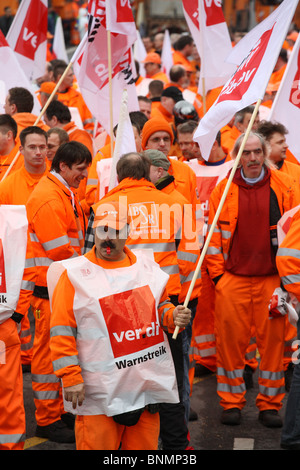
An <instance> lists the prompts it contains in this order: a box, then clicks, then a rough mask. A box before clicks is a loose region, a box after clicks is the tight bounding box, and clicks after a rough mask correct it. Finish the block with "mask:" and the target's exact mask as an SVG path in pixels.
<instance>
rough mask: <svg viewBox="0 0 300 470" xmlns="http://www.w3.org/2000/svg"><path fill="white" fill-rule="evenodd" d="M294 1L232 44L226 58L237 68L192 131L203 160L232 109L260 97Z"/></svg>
mask: <svg viewBox="0 0 300 470" xmlns="http://www.w3.org/2000/svg"><path fill="white" fill-rule="evenodd" d="M297 4H298V0H284V1H283V2H282V3H281V5H280V6H279V7H278V8H277V9H276V10H274V12H273V13H272V14H271V15H269V16H268V18H266V19H265V20H264V21H263V22H262V23H259V24H258V25H257V26H256V27H255V28H254V29H253V30H251V31H250V32H249V33H248V34H247V35H246V36H245V37H244V38H243V39H242V40H241V41H239V42H238V44H237V45H236V46H235V47H234V48H233V50H232V53H231V54H230V56H229V57H228V59H227V60H228V62H232V63H234V64H236V65H238V69H237V70H236V72H235V74H234V75H233V77H232V78H231V79H230V80H228V82H227V83H226V84H225V85H224V87H223V89H222V91H221V94H220V95H219V98H218V100H216V101H215V103H214V104H213V105H212V107H211V108H210V109H209V110H208V112H207V113H206V114H205V116H204V117H203V118H202V119H201V121H200V123H199V126H198V128H197V129H196V131H195V133H194V140H195V141H196V142H198V144H199V146H200V150H201V154H202V157H203V158H204V159H205V160H208V158H209V154H210V150H211V148H212V145H213V142H214V140H215V138H216V134H217V132H218V131H219V130H220V129H221V128H222V127H223V126H225V125H226V124H228V122H229V121H230V120H231V119H232V118H233V116H234V115H235V113H236V112H237V111H239V110H240V109H243V108H245V107H246V106H249V105H251V104H253V103H255V102H256V101H257V100H258V99H263V97H264V94H265V90H266V87H267V84H268V82H269V79H270V76H271V74H272V71H273V69H274V66H275V63H276V61H277V58H278V55H279V52H280V50H281V46H282V44H283V41H284V39H285V37H286V34H287V31H288V28H289V26H290V23H291V21H292V18H293V15H294V12H295V10H296V6H297Z"/></svg>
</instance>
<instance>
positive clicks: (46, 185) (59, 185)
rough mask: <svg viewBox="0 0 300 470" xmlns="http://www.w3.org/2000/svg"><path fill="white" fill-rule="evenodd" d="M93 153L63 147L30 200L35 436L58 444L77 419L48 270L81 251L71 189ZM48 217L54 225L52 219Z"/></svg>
mask: <svg viewBox="0 0 300 470" xmlns="http://www.w3.org/2000/svg"><path fill="white" fill-rule="evenodd" d="M91 161H92V156H91V154H90V152H89V150H88V149H87V147H86V146H85V145H83V144H81V143H80V142H67V143H66V144H63V145H61V146H60V147H59V149H58V150H57V152H56V154H55V157H54V158H53V160H52V165H51V171H50V173H49V174H47V175H45V176H44V177H43V178H42V179H41V180H40V181H39V183H38V184H37V186H36V187H35V189H34V191H33V192H32V194H31V196H30V197H29V199H28V202H27V204H26V209H27V214H28V221H29V230H30V238H31V243H32V247H33V250H34V255H35V262H36V263H35V264H36V268H37V280H36V285H35V289H34V293H33V297H32V308H33V313H34V317H35V337H34V344H33V357H32V363H31V372H32V387H33V392H34V401H35V406H36V422H37V429H36V435H37V436H38V437H45V438H48V439H50V440H52V441H55V442H74V439H75V437H74V432H73V430H72V429H69V427H68V425H69V426H70V427H72V425H73V426H74V421H73V420H70V419H68V418H69V416H68V415H67V414H65V413H64V412H63V403H62V397H61V394H60V392H61V385H60V382H59V379H57V377H56V376H55V375H54V373H53V367H52V363H51V358H50V349H49V341H50V306H49V295H48V289H47V271H48V268H49V266H50V265H51V263H52V262H53V261H58V260H62V259H67V258H70V257H75V256H78V255H81V253H82V248H83V240H84V233H85V223H86V221H85V215H84V213H83V210H82V208H81V206H80V204H79V202H78V199H77V197H76V195H75V194H74V192H73V190H72V189H73V188H75V189H76V188H78V186H79V184H80V182H81V180H82V179H83V178H86V177H87V168H88V166H89V165H90V164H91ZM49 221H50V223H49Z"/></svg>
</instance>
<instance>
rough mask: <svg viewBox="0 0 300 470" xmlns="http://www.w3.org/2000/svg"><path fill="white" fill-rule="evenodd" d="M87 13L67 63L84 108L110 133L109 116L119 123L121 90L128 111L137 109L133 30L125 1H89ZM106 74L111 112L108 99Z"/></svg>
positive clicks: (134, 38)
mask: <svg viewBox="0 0 300 470" xmlns="http://www.w3.org/2000/svg"><path fill="white" fill-rule="evenodd" d="M88 11H89V13H90V19H89V30H88V33H87V35H86V36H85V38H84V39H83V40H82V42H81V44H80V45H79V46H78V48H77V50H76V52H75V54H74V56H73V58H72V59H71V61H72V62H73V64H74V72H75V75H76V77H77V81H78V85H79V87H80V91H81V93H82V95H83V98H84V100H85V102H86V104H87V106H88V108H89V109H90V111H91V113H92V114H93V116H94V117H95V118H96V119H97V121H98V122H99V123H100V124H101V125H102V126H103V127H104V129H105V130H106V131H107V132H108V133H109V134H110V133H111V131H112V129H111V126H110V123H111V120H110V114H111V113H112V122H113V126H115V125H116V124H117V123H118V120H119V112H120V106H121V101H122V93H123V90H124V89H125V88H126V89H127V93H128V111H129V112H130V111H138V110H139V106H138V101H137V95H136V89H135V82H134V78H135V68H134V60H133V54H132V50H131V47H132V45H133V43H134V42H135V40H136V38H137V35H136V27H135V23H134V19H133V15H132V12H131V8H130V5H129V2H128V0H110V1H105V0H102V1H101V0H90V2H89V4H88ZM108 32H109V38H110V41H109V40H108ZM109 44H110V48H109ZM109 50H110V57H109V55H108V52H109ZM109 67H111V68H110V69H109ZM110 71H111V87H112V90H111V92H112V96H113V106H112V109H111V107H110V100H109V97H110V89H109V84H110V82H109V78H110Z"/></svg>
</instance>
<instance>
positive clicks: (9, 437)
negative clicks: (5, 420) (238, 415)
mask: <svg viewBox="0 0 300 470" xmlns="http://www.w3.org/2000/svg"><path fill="white" fill-rule="evenodd" d="M25 439H26V435H25V434H0V444H18V443H19V442H23V441H25Z"/></svg>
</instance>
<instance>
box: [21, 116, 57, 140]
mask: <svg viewBox="0 0 300 470" xmlns="http://www.w3.org/2000/svg"><path fill="white" fill-rule="evenodd" d="M13 118H14V120H15V121H16V123H17V125H18V134H17V139H18V137H19V135H20V132H21V131H22V130H23V129H25V128H26V127H29V126H34V125H36V126H38V127H41V128H42V129H44V131H46V132H47V131H48V130H49V126H46V124H45V123H44V121H42V120H41V119H40V120H39V122H38V123H37V124H35V123H36V120H37V118H38V116H36V115H35V114H32V113H16V114H14V115H13Z"/></svg>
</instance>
